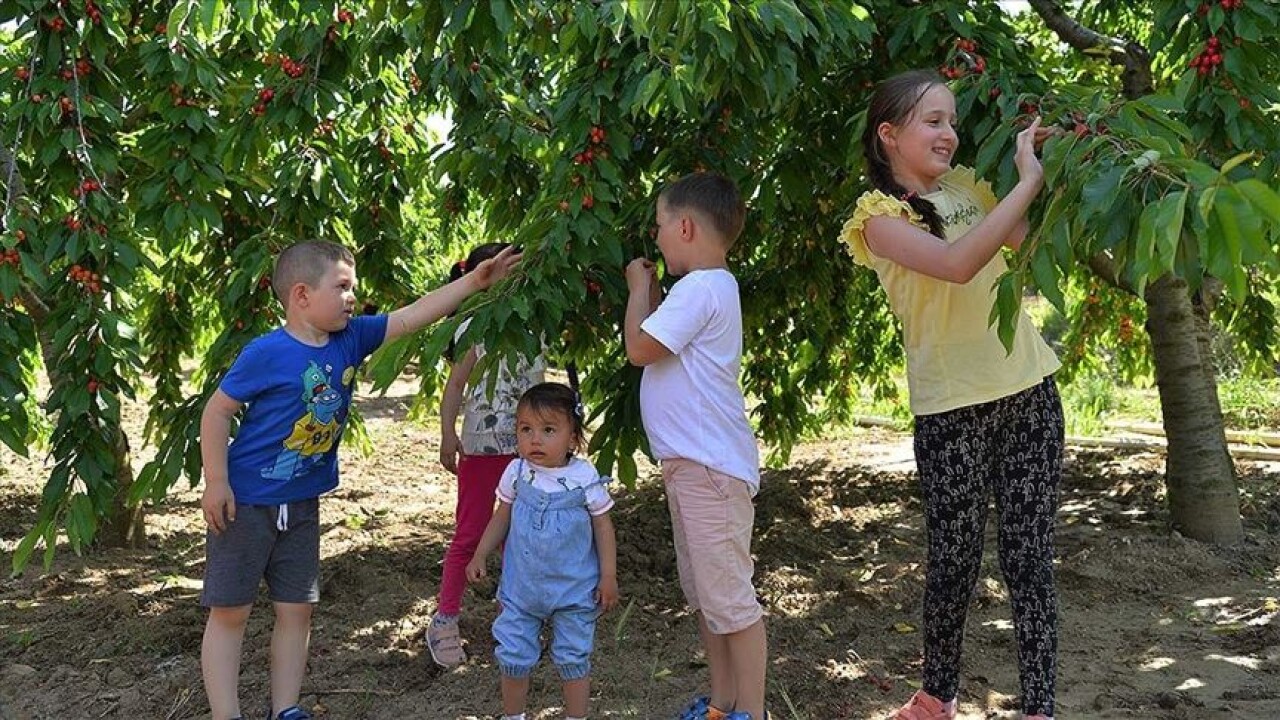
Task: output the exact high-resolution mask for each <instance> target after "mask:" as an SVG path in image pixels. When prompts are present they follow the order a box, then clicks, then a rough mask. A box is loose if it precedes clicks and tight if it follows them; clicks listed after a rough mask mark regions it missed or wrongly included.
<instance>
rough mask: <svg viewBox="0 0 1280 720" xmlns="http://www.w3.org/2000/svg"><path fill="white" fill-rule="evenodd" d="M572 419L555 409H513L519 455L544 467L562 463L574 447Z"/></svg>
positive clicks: (566, 461) (567, 460)
mask: <svg viewBox="0 0 1280 720" xmlns="http://www.w3.org/2000/svg"><path fill="white" fill-rule="evenodd" d="M575 442H576V438H575V437H574V434H573V420H572V419H570V418H569V417H568V416H567V415H566V414H565V413H563V412H561V411H558V410H533V409H530V408H520V409H519V410H518V411H517V412H516V449H517V451H518V452H519V453H520V457H522V458H524V459H525V460H528V461H529V462H531V463H534V464H535V465H541V466H543V467H561V466H563V465H566V464H567V463H568V462H569V453H570V451H571V450H573V449H574V445H575Z"/></svg>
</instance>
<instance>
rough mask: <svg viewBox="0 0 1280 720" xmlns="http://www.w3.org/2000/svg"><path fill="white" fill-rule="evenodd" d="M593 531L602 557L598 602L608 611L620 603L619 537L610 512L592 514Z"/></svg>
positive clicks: (598, 552) (597, 549)
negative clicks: (614, 528) (615, 531)
mask: <svg viewBox="0 0 1280 720" xmlns="http://www.w3.org/2000/svg"><path fill="white" fill-rule="evenodd" d="M591 531H592V533H593V534H594V535H595V539H596V555H598V556H599V558H600V587H598V588H596V602H597V603H599V604H600V610H601V611H603V612H608V611H609V610H612V609H613V608H614V607H616V606H617V605H618V538H617V535H616V534H615V533H614V531H613V520H611V519H609V513H603V514H600V515H592V516H591Z"/></svg>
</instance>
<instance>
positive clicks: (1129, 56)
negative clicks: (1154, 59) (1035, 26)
mask: <svg viewBox="0 0 1280 720" xmlns="http://www.w3.org/2000/svg"><path fill="white" fill-rule="evenodd" d="M1029 2H1030V3H1031V7H1032V9H1034V10H1035V11H1036V14H1037V15H1039V16H1040V18H1041V19H1042V20H1044V24H1045V25H1046V26H1048V28H1049V29H1050V30H1052V31H1053V32H1054V33H1056V34H1057V35H1058V37H1059V38H1061V39H1062V41H1063V42H1065V43H1067V44H1068V45H1070V46H1071V47H1073V48H1075V49H1076V50H1079V51H1080V52H1083V53H1091V54H1092V53H1098V51H1102V52H1101V54H1102V55H1104V56H1105V57H1106V58H1107V61H1108V62H1110V63H1111V64H1112V65H1119V66H1120V67H1121V68H1123V72H1122V73H1121V78H1122V81H1121V82H1122V83H1123V85H1124V96H1125V97H1126V98H1128V99H1130V100H1133V99H1136V98H1140V97H1142V96H1144V95H1150V94H1151V93H1153V92H1154V91H1155V81H1154V80H1153V79H1152V77H1151V53H1149V52H1147V49H1146V48H1145V47H1143V46H1141V45H1139V44H1138V43H1136V42H1133V41H1132V40H1123V39H1121V38H1113V37H1109V36H1107V35H1103V34H1102V33H1099V32H1097V31H1095V30H1091V29H1089V28H1087V27H1085V26H1084V25H1081V24H1080V23H1079V22H1078V21H1077V20H1076V19H1075V18H1073V17H1071V16H1069V15H1067V13H1066V12H1065V11H1064V10H1063V9H1062V7H1061V6H1060V5H1059V4H1058V3H1057V2H1056V1H1055V0H1029Z"/></svg>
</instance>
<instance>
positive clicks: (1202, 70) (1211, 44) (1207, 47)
mask: <svg viewBox="0 0 1280 720" xmlns="http://www.w3.org/2000/svg"><path fill="white" fill-rule="evenodd" d="M1221 64H1222V41H1221V40H1219V39H1218V38H1217V36H1214V37H1211V38H1209V39H1208V40H1207V41H1206V42H1205V44H1204V50H1201V51H1200V54H1199V55H1196V56H1195V57H1194V58H1192V59H1191V67H1193V68H1195V69H1196V72H1197V73H1199V74H1200V75H1201V76H1202V77H1203V76H1205V75H1208V74H1209V73H1211V72H1213V71H1214V69H1215V68H1217V67H1218V66H1219V65H1221Z"/></svg>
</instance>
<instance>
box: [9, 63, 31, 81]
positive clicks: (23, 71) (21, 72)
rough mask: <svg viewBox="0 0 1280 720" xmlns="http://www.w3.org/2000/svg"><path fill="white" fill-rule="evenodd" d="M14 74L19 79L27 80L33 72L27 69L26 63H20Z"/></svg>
mask: <svg viewBox="0 0 1280 720" xmlns="http://www.w3.org/2000/svg"><path fill="white" fill-rule="evenodd" d="M13 74H14V76H15V77H17V78H18V79H19V80H26V79H27V78H29V77H31V73H30V72H28V71H27V68H26V66H25V65H19V66H18V69H17V70H14V71H13Z"/></svg>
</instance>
